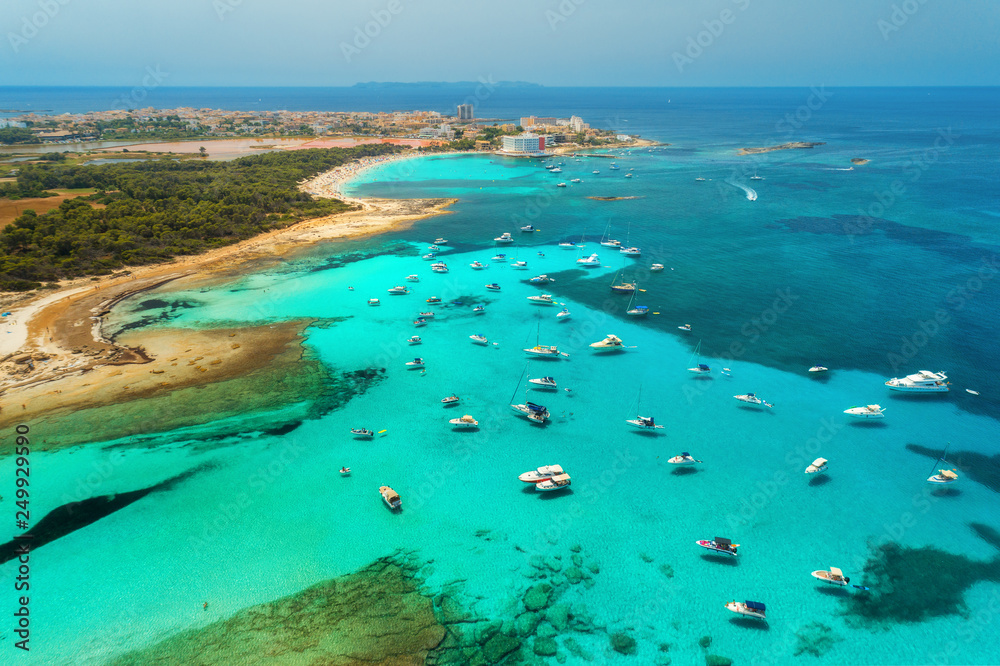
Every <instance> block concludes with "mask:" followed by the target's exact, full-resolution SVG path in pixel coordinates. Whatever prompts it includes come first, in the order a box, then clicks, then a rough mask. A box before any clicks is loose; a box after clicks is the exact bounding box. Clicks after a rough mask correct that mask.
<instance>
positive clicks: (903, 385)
mask: <svg viewBox="0 0 1000 666" xmlns="http://www.w3.org/2000/svg"><path fill="white" fill-rule="evenodd" d="M885 385H886V386H888V387H889V388H890V389H892V390H893V391H905V392H908V393H946V392H947V391H948V390H949V389H948V377H947V375H945V374H944V373H943V372H931V371H930V370H920V371H919V372H916V373H914V374H912V375H907V376H906V377H902V378H896V377H893V378H892V379H890V380H889V381H887V382H886V383H885Z"/></svg>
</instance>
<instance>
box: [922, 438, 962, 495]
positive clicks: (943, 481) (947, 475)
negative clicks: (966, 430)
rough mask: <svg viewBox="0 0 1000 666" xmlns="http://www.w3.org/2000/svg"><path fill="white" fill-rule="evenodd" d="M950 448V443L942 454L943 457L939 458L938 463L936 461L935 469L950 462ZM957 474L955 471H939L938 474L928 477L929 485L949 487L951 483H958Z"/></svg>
mask: <svg viewBox="0 0 1000 666" xmlns="http://www.w3.org/2000/svg"><path fill="white" fill-rule="evenodd" d="M949 447H951V443H950V442H949V443H948V446H946V447H944V451H943V452H942V453H941V457H940V458H938V459H937V460H936V461H934V467H937V466H938V465H939V464H941V463H942V462H943V463H947V462H948V460H947V455H948V449H949ZM955 472H956V470H955V469H939V470H937V474H934V475H932V476H929V477H927V483H933V484H935V485H939V486H944V485H948V484H949V483H955V482H956V481H958V474H956V473H955Z"/></svg>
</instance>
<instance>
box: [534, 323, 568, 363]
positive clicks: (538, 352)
mask: <svg viewBox="0 0 1000 666" xmlns="http://www.w3.org/2000/svg"><path fill="white" fill-rule="evenodd" d="M541 329H542V322H541V320H539V321H538V327H537V328H536V329H535V346H534V347H527V348H525V349H524V350H523V351H524V353H525V354H531V355H532V356H540V357H542V358H555V359H559V358H562V357H563V356H569V354H567V353H566V352H561V351H559V347H557V346H556V345H542V344H539V343H538V338H539V334H540V333H541ZM529 335H530V333H529Z"/></svg>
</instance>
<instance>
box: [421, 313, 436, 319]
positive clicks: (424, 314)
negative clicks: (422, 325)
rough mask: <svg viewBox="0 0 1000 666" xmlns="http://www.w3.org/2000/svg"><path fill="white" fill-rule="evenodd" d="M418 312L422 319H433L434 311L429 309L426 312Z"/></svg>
mask: <svg viewBox="0 0 1000 666" xmlns="http://www.w3.org/2000/svg"><path fill="white" fill-rule="evenodd" d="M418 314H419V316H420V317H422V318H424V319H434V313H433V312H430V311H428V312H420V313H418Z"/></svg>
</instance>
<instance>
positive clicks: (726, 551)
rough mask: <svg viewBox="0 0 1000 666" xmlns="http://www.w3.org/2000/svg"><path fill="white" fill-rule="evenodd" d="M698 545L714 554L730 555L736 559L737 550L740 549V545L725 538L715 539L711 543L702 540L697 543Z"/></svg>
mask: <svg viewBox="0 0 1000 666" xmlns="http://www.w3.org/2000/svg"><path fill="white" fill-rule="evenodd" d="M695 543H696V544H698V545H699V546H701V547H702V548H707V549H708V550H710V551H712V552H713V553H719V554H720V555H730V556H732V557H736V549H737V548H739V546H740V544H738V543H733V542H732V541H730V540H729V539H725V538H723V537H715V538H714V539H712V540H711V541H708V540H705V539H702V540H701V541H695Z"/></svg>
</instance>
